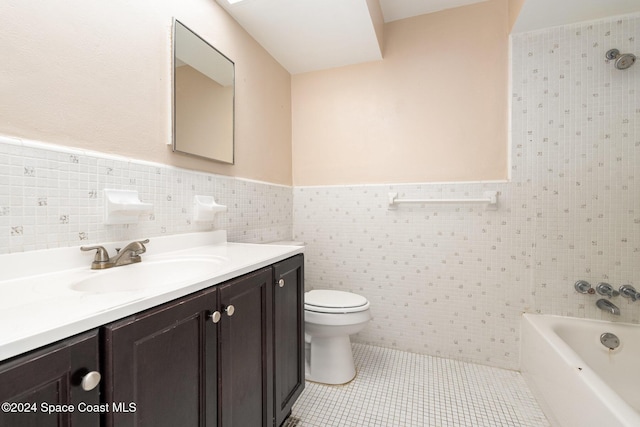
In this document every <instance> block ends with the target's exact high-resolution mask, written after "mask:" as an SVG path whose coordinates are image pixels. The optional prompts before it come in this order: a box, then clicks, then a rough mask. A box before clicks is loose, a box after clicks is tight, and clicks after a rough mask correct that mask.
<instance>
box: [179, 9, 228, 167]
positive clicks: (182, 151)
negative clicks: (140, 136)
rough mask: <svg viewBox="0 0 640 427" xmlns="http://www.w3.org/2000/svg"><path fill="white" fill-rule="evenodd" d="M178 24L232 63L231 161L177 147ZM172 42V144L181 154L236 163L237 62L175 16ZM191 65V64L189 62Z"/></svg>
mask: <svg viewBox="0 0 640 427" xmlns="http://www.w3.org/2000/svg"><path fill="white" fill-rule="evenodd" d="M176 24H180V25H182V26H183V27H184V28H185V29H187V30H188V31H189V32H190V33H191V34H193V35H194V36H196V37H197V38H198V39H200V40H201V41H202V42H203V43H204V44H206V45H207V46H208V47H210V48H211V49H212V50H213V52H215V53H216V54H218V55H220V56H221V57H222V58H224V59H225V60H227V61H229V63H230V64H231V67H232V72H233V75H232V77H231V80H232V83H233V89H232V95H231V109H232V110H231V114H232V118H231V120H232V123H231V126H232V129H231V161H227V160H221V159H216V158H213V157H207V156H202V155H199V154H193V153H190V152H188V151H184V150H180V149H178V147H177V138H176V110H177V108H176V58H177V57H176V44H177V43H176ZM171 42H172V46H171V145H172V148H173V151H174V152H176V153H181V154H186V155H189V156H194V157H198V158H200V159H206V160H212V161H215V162H219V163H224V164H228V165H233V164H235V157H236V149H235V148H236V147H235V145H236V70H235V69H236V65H235V63H234V62H233V61H232V60H231V59H229V57H228V56H226V55H225V54H224V53H222V52H220V51H219V50H218V49H216V48H215V47H214V46H212V45H211V44H210V43H209V42H207V41H206V40H205V39H203V38H202V37H200V35H198V34H197V33H196V32H195V31H193V30H192V29H191V28H189V27H187V26H186V25H185V24H184V23H182V22H181V21H179V20H178V19H176V18H173V25H172V27H171ZM187 65H189V64H187Z"/></svg>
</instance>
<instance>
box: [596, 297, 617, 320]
mask: <svg viewBox="0 0 640 427" xmlns="http://www.w3.org/2000/svg"><path fill="white" fill-rule="evenodd" d="M596 306H597V307H598V308H599V309H600V310H604V311H608V312H609V313H611V314H613V315H615V316H620V309H619V308H618V307H616V305H615V304H614V303H612V302H611V301H609V300H608V299H604V298H600V299H599V300H598V301H596Z"/></svg>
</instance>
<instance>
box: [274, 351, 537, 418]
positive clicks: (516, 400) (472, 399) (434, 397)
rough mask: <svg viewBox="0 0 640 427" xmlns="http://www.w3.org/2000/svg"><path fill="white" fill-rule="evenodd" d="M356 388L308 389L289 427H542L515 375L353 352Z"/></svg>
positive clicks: (441, 361) (421, 357) (407, 355)
mask: <svg viewBox="0 0 640 427" xmlns="http://www.w3.org/2000/svg"><path fill="white" fill-rule="evenodd" d="M353 352H354V360H355V363H356V367H357V369H358V376H357V378H356V380H355V381H353V382H351V383H349V384H346V385H342V386H327V385H321V384H316V383H310V382H307V385H306V388H305V390H304V392H303V393H302V396H300V398H299V399H298V401H297V402H296V404H295V405H294V407H293V412H292V415H291V417H290V419H289V422H288V424H287V423H285V425H286V426H288V427H294V426H295V427H332V426H335V427H373V426H384V427H391V426H400V427H426V426H433V427H451V426H456V427H459V426H460V427H467V426H469V427H476V426H478V427H498V426H505V427H548V426H549V422H548V421H547V419H546V418H545V416H544V414H543V413H542V411H541V410H540V408H539V406H538V404H537V403H536V401H535V399H534V397H533V395H532V394H531V392H530V391H529V389H528V387H527V385H526V384H525V382H524V379H523V378H522V377H521V375H520V373H518V372H514V371H508V370H504V369H498V368H492V367H488V366H482V365H476V364H471V363H465V362H460V361H455V360H450V359H442V358H437V357H431V356H424V355H417V354H412V353H407V352H403V351H398V350H392V349H386V348H380V347H373V346H367V345H362V344H354V345H353Z"/></svg>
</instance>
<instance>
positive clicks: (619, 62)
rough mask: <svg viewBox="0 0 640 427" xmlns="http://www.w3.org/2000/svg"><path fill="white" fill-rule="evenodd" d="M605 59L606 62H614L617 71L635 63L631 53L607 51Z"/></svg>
mask: <svg viewBox="0 0 640 427" xmlns="http://www.w3.org/2000/svg"><path fill="white" fill-rule="evenodd" d="M605 57H606V58H607V59H608V60H614V61H615V62H614V65H615V67H616V68H617V69H618V70H626V69H627V68H629V67H631V66H632V65H633V64H634V63H635V62H636V56H635V55H634V54H633V53H622V54H621V53H620V51H619V50H618V49H611V50H609V51H607V53H606V54H605Z"/></svg>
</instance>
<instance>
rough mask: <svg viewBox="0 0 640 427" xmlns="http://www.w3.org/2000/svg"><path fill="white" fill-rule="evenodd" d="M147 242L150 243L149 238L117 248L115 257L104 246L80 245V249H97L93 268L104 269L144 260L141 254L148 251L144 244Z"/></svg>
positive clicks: (92, 264)
mask: <svg viewBox="0 0 640 427" xmlns="http://www.w3.org/2000/svg"><path fill="white" fill-rule="evenodd" d="M145 243H149V239H146V240H140V241H135V242H131V243H129V244H128V245H127V246H125V247H124V248H122V249H120V248H116V251H117V252H118V254H117V255H116V256H114V257H113V258H110V257H109V252H108V251H107V250H106V249H105V248H104V247H103V246H80V250H81V251H92V250H96V256H95V258H94V259H93V262H92V263H91V269H92V270H103V269H105V268H111V267H120V266H122V265H129V264H134V263H136V262H140V261H142V258H141V257H140V255H141V254H143V253H145V252H146V251H147V248H146V247H145V246H144V245H145Z"/></svg>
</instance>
